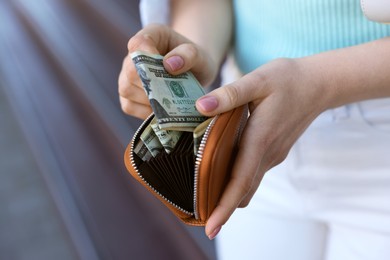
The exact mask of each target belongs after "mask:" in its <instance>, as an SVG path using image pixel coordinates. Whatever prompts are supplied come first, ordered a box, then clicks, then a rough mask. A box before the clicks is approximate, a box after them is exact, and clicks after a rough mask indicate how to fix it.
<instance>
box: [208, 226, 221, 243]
mask: <svg viewBox="0 0 390 260" xmlns="http://www.w3.org/2000/svg"><path fill="white" fill-rule="evenodd" d="M221 228H222V226H219V227H217V228H216V229H214V230H213V232H211V234H210V235H208V237H209V239H210V240H213V239H214V238H215V237H216V236H217V235H218V233H219V231H221Z"/></svg>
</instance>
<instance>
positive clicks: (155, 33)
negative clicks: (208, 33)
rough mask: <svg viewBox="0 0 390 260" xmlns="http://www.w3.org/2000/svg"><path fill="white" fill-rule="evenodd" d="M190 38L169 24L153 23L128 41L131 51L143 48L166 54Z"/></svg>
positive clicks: (147, 50)
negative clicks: (171, 27) (176, 31)
mask: <svg viewBox="0 0 390 260" xmlns="http://www.w3.org/2000/svg"><path fill="white" fill-rule="evenodd" d="M189 42H190V40H188V39H187V38H185V37H184V36H182V35H180V34H178V33H175V32H174V31H173V30H172V29H170V28H169V27H168V26H165V25H161V24H151V25H148V26H146V27H145V28H143V29H142V30H140V31H139V32H138V33H137V34H135V35H134V36H133V37H132V38H131V39H130V40H129V42H128V44H127V48H128V50H129V52H130V53H131V52H133V51H136V50H143V51H146V52H150V53H154V54H161V55H165V54H166V53H168V52H169V51H170V50H172V49H173V48H175V47H176V46H178V45H180V44H182V43H189Z"/></svg>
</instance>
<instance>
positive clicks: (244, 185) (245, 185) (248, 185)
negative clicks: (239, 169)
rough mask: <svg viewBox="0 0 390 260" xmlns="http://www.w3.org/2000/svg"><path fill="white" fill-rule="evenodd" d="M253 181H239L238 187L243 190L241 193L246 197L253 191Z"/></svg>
mask: <svg viewBox="0 0 390 260" xmlns="http://www.w3.org/2000/svg"><path fill="white" fill-rule="evenodd" d="M252 183H253V182H252V179H251V178H241V179H240V180H238V181H237V186H238V187H239V189H240V190H241V192H242V193H243V194H244V195H246V194H248V193H249V192H250V191H251V189H252Z"/></svg>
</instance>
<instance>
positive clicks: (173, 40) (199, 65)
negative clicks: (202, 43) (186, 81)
mask: <svg viewBox="0 0 390 260" xmlns="http://www.w3.org/2000/svg"><path fill="white" fill-rule="evenodd" d="M127 48H128V51H129V54H128V55H127V56H126V57H125V59H124V61H123V65H122V70H121V72H120V74H119V79H118V85H119V88H118V92H119V99H120V103H121V107H122V110H123V111H124V112H125V113H126V114H129V115H132V116H135V117H138V118H141V119H145V118H146V117H147V116H148V115H149V114H150V113H151V111H152V110H151V107H150V104H149V99H148V97H147V95H146V93H145V91H144V89H143V86H142V83H141V80H140V78H139V76H138V75H137V71H136V69H135V66H134V64H133V62H132V60H131V57H130V53H132V52H134V51H146V52H149V53H152V54H160V55H163V56H164V61H163V63H164V67H165V69H166V70H167V71H168V72H169V73H171V74H173V75H177V74H180V73H183V72H186V71H189V70H191V72H192V73H194V75H195V77H196V78H197V79H198V81H199V82H200V83H201V85H202V86H207V85H209V84H210V83H211V82H212V81H213V80H214V79H215V77H216V75H217V72H218V64H217V62H215V61H213V60H212V58H211V57H210V55H207V53H206V52H205V51H204V50H202V49H201V47H199V46H198V45H196V44H194V43H193V42H191V41H190V40H188V39H187V38H185V37H184V36H182V35H180V34H178V33H177V32H175V31H174V30H172V29H171V28H170V27H168V26H165V25H157V24H154V25H149V26H147V27H145V28H144V29H142V30H141V31H139V32H138V33H137V34H136V35H134V36H133V37H132V38H131V39H130V40H129V42H128V45H127Z"/></svg>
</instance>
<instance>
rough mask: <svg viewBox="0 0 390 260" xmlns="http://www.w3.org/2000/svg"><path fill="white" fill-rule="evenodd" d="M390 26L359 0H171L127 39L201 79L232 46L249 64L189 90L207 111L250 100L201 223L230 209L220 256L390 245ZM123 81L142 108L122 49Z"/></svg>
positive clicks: (381, 252) (343, 255)
mask: <svg viewBox="0 0 390 260" xmlns="http://www.w3.org/2000/svg"><path fill="white" fill-rule="evenodd" d="M233 32H234V33H233ZM389 36H390V27H389V26H388V25H380V24H375V23H372V22H369V21H368V20H366V19H365V18H364V16H363V14H362V13H361V11H360V7H359V2H358V1H356V0H355V1H353V0H343V1H336V0H318V1H309V0H306V1H305V0H301V1H291V0H277V1H263V0H259V1H249V0H234V1H232V2H231V1H228V0H219V1H217V0H216V1H206V0H197V1H190V0H172V1H171V21H170V27H168V26H161V25H151V26H147V27H145V28H144V29H143V30H141V31H140V32H139V33H137V34H136V35H135V36H134V37H133V38H131V39H130V41H129V44H128V49H129V52H132V51H135V50H144V51H149V52H152V53H160V54H162V55H165V58H164V66H165V67H166V69H167V70H168V71H169V72H170V73H172V74H179V73H182V72H184V71H187V70H191V71H192V72H193V73H194V74H195V75H196V77H197V78H198V80H199V81H200V82H201V83H202V84H203V85H205V86H206V85H208V84H210V82H212V81H213V80H214V79H215V77H216V75H217V72H218V69H219V66H220V65H221V63H222V61H223V60H224V58H225V55H226V54H227V53H228V51H229V50H230V48H233V51H234V54H235V59H236V61H237V64H238V65H239V67H240V69H241V71H242V72H243V74H244V76H242V77H241V78H240V79H238V80H236V81H234V82H233V83H230V84H227V85H224V86H222V87H220V88H218V89H216V90H214V91H212V92H210V93H209V94H207V95H206V96H204V97H202V98H200V99H199V100H198V101H197V104H196V106H197V109H198V110H199V111H200V112H201V113H203V114H204V115H207V116H214V115H216V114H219V113H222V112H225V111H229V110H231V109H233V108H235V107H238V106H240V105H242V104H249V108H250V116H249V119H248V124H247V126H246V128H245V130H244V134H243V138H242V141H241V143H240V150H239V153H238V156H237V159H236V161H235V163H234V167H233V172H232V178H231V180H230V182H229V184H228V186H227V188H226V190H225V192H224V194H223V196H222V198H221V200H220V202H219V204H218V206H217V208H216V209H215V210H214V212H213V213H212V215H211V217H210V219H209V221H208V223H207V226H206V234H207V236H208V237H209V238H210V239H213V238H214V237H216V235H217V234H218V233H219V231H220V230H221V227H222V225H224V224H225V223H227V224H226V225H225V227H224V229H223V232H221V235H220V236H219V240H218V243H217V247H218V255H219V257H221V258H223V259H225V258H226V259H230V258H231V259H386V257H388V256H389V255H390V155H389V154H388V151H389V150H390V99H389V97H390V38H389ZM119 93H120V101H121V105H122V109H123V110H124V111H125V112H126V113H128V114H130V115H133V116H136V117H139V118H145V117H146V116H147V115H148V114H149V113H150V112H151V109H150V106H149V101H148V99H147V97H146V95H145V94H144V90H143V89H142V86H141V84H140V80H139V78H138V77H137V76H136V72H135V69H134V66H133V65H132V63H131V60H130V59H129V57H126V59H125V61H124V64H123V68H122V71H121V74H120V77H119ZM281 162H283V163H281ZM279 163H281V164H280V165H278V164H279ZM276 165H278V166H276ZM275 166H276V167H275ZM266 172H267V175H266V176H264V174H265V173H266ZM263 177H264V178H263ZM260 182H261V185H260ZM259 185H260V188H259V190H258V191H257V189H258V187H259ZM256 191H257V192H256ZM255 192H256V193H255ZM250 201H251V203H250V205H249V206H248V204H249V202H250ZM246 206H248V207H247V208H245V209H243V210H237V211H236V209H237V208H240V207H246ZM233 212H235V213H234V214H233ZM232 214H233V215H232ZM228 220H229V221H228Z"/></svg>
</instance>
